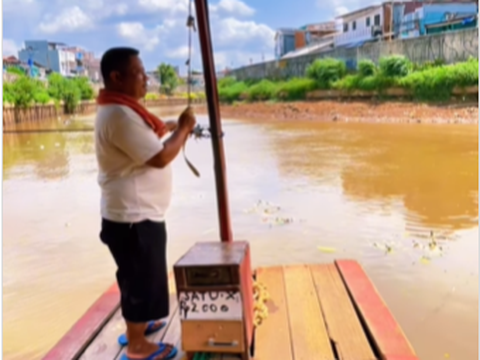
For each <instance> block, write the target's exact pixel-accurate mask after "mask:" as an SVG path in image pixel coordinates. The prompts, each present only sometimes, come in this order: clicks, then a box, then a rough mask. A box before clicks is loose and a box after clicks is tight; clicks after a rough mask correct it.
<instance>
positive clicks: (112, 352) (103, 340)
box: [80, 309, 125, 360]
mask: <svg viewBox="0 0 480 360" xmlns="http://www.w3.org/2000/svg"><path fill="white" fill-rule="evenodd" d="M123 331H125V321H124V320H123V317H122V310H121V309H118V310H117V311H116V313H115V315H113V317H112V318H111V319H110V321H109V322H108V323H107V324H106V325H105V326H104V327H103V329H102V331H101V332H100V333H99V334H98V335H97V336H96V337H95V339H94V340H93V342H92V343H91V344H90V345H89V346H88V348H87V349H86V350H85V352H84V353H83V354H82V356H81V357H80V360H111V359H115V357H116V356H117V355H118V354H119V353H120V351H122V347H121V346H120V345H119V344H118V337H119V336H120V335H121V334H122V332H123Z"/></svg>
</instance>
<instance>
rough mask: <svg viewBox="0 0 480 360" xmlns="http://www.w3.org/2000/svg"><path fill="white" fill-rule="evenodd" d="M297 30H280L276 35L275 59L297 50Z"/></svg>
mask: <svg viewBox="0 0 480 360" xmlns="http://www.w3.org/2000/svg"><path fill="white" fill-rule="evenodd" d="M296 32H297V29H291V28H290V29H286V28H284V29H278V30H277V32H276V33H275V59H280V58H281V57H282V56H283V55H285V54H286V53H288V52H290V51H293V50H295V33H296Z"/></svg>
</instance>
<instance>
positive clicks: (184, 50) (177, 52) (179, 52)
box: [166, 45, 195, 61]
mask: <svg viewBox="0 0 480 360" xmlns="http://www.w3.org/2000/svg"><path fill="white" fill-rule="evenodd" d="M194 55H195V49H194V48H192V57H193V56H194ZM166 56H167V57H169V58H170V59H179V60H185V61H187V59H188V45H183V46H179V47H177V48H174V49H172V50H169V51H168V52H167V54H166Z"/></svg>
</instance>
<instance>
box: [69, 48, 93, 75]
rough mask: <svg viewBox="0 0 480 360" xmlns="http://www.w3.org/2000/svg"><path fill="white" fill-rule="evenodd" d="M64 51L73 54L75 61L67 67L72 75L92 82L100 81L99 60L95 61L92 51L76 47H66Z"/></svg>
mask: <svg viewBox="0 0 480 360" xmlns="http://www.w3.org/2000/svg"><path fill="white" fill-rule="evenodd" d="M65 51H68V52H70V53H72V54H74V58H75V60H74V61H72V62H71V63H70V65H69V66H70V69H71V71H72V73H73V74H75V75H80V76H86V77H88V78H89V79H90V80H91V81H93V82H99V81H100V80H101V74H100V59H97V58H96V57H95V54H94V53H93V52H92V51H87V50H85V49H82V48H80V47H78V46H70V47H67V48H65Z"/></svg>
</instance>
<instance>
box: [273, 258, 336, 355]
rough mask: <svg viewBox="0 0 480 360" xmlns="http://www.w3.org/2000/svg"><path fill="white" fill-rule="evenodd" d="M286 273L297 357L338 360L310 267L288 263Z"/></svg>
mask: <svg viewBox="0 0 480 360" xmlns="http://www.w3.org/2000/svg"><path fill="white" fill-rule="evenodd" d="M284 276H285V290H286V294H287V305H288V314H289V319H290V333H291V337H292V346H293V354H294V358H295V360H318V359H322V360H335V356H334V354H333V349H332V347H331V344H330V337H329V335H328V333H327V328H326V326H325V322H324V319H323V314H322V311H321V309H320V304H319V303H318V297H317V292H316V290H315V286H314V284H313V279H312V274H311V273H310V269H309V268H308V267H307V266H306V265H298V266H288V267H285V268H284ZM272 335H273V334H272Z"/></svg>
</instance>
